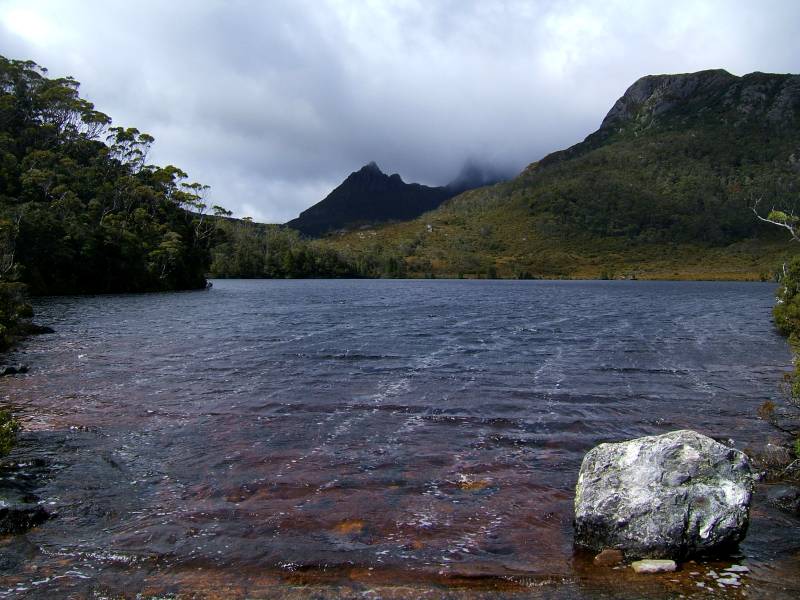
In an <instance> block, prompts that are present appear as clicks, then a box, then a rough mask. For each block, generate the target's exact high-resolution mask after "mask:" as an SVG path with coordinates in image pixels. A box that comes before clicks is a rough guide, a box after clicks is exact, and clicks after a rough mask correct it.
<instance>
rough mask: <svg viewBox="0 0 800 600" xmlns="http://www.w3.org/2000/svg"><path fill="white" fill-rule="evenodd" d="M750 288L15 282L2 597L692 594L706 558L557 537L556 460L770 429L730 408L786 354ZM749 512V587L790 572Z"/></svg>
mask: <svg viewBox="0 0 800 600" xmlns="http://www.w3.org/2000/svg"><path fill="white" fill-rule="evenodd" d="M773 296H774V285H769V284H741V283H680V282H678V283H676V282H516V281H496V282H493V281H463V282H459V281H216V282H215V285H214V288H213V289H212V290H211V291H208V292H187V293H175V294H148V295H124V296H102V297H80V298H46V299H40V300H38V301H37V302H36V307H35V308H36V312H37V315H38V318H37V321H38V322H40V323H43V324H49V325H52V326H53V327H55V328H56V329H57V333H56V334H54V335H49V336H40V337H37V338H34V339H31V340H29V341H27V342H26V343H24V344H23V345H22V347H21V348H20V349H19V350H18V351H17V352H16V353H15V356H13V357H12V359H11V360H12V361H18V362H26V363H29V364H31V366H32V370H31V372H30V373H29V374H28V375H26V376H19V377H14V378H5V379H4V380H2V382H0V386H2V391H3V395H4V397H5V398H6V399H7V400H8V401H10V402H11V403H13V404H14V405H15V406H16V408H17V411H18V412H19V414H20V415H21V416H22V418H23V420H24V422H25V426H26V429H27V431H26V432H25V433H24V434H23V435H22V437H21V441H22V443H21V444H20V447H19V448H18V449H17V450H16V451H15V453H14V455H13V457H12V458H13V459H14V460H15V461H17V462H20V463H23V464H25V465H30V466H29V467H27V470H28V471H36V478H35V479H34V480H33V482H32V483H31V484H30V485H31V486H33V487H35V488H36V489H35V491H36V493H37V494H38V495H39V496H40V497H41V498H42V499H43V500H44V501H45V502H46V503H47V504H48V505H49V506H50V507H51V508H52V509H53V510H55V511H56V512H57V513H58V517H57V518H55V519H53V520H51V521H48V522H47V523H45V524H44V525H42V526H40V527H38V528H36V529H34V530H33V531H31V532H29V533H28V534H26V535H22V536H17V537H14V538H6V539H5V540H4V541H2V543H1V544H0V550H2V552H3V557H2V558H0V588H2V591H0V596H21V597H51V596H52V595H54V594H57V595H68V594H73V595H74V596H76V597H84V596H87V597H88V596H91V594H99V595H101V596H102V595H103V594H106V595H109V596H115V595H116V596H120V595H122V596H131V597H133V596H135V595H136V594H138V593H141V594H165V593H184V594H193V593H196V594H200V595H208V596H219V597H226V596H233V597H236V596H245V595H255V596H259V595H264V596H269V595H273V594H274V595H277V596H286V595H289V594H298V597H305V595H307V594H306V592H308V593H309V594H312V595H313V594H317V595H319V596H320V597H337V596H348V595H353V596H360V595H362V594H367V592H368V591H369V590H370V589H380V590H382V592H381V594H382V596H384V597H395V596H396V597H418V596H420V595H425V594H433V595H434V596H435V597H440V596H441V595H443V594H453V595H456V596H475V597H478V596H480V597H484V596H487V595H488V596H491V597H495V596H509V595H510V596H514V595H517V594H523V595H532V594H538V595H542V594H544V595H546V596H547V597H565V598H566V597H581V596H584V597H595V596H596V595H597V594H599V593H602V594H605V595H607V596H608V597H628V596H637V595H638V596H641V595H645V596H651V597H662V596H663V595H664V594H671V593H675V594H678V593H682V594H688V593H690V592H691V593H693V592H696V591H698V590H700V589H701V588H698V587H697V586H696V581H695V580H694V579H697V577H701V576H702V569H704V568H705V569H708V568H711V567H710V566H708V565H701V566H700V567H697V569H698V571H699V572H701V575H699V576H689V574H688V571H687V572H686V573H684V574H682V575H679V576H672V578H673V579H676V581H671V579H670V578H666V577H660V578H659V577H655V578H653V577H651V578H649V579H646V580H645V579H641V578H636V577H631V576H630V575H627V574H626V575H623V574H622V572H620V571H617V572H610V571H608V570H606V571H605V572H600V571H597V570H595V569H592V568H591V567H590V566H589V564H588V563H587V560H586V557H583V556H581V555H576V554H575V553H574V552H573V549H572V534H571V517H572V498H573V489H574V484H575V480H576V478H577V472H578V467H579V465H580V461H581V459H582V457H583V455H584V453H585V452H586V451H587V450H588V449H590V448H591V447H592V446H594V445H595V444H597V443H599V442H602V441H616V440H621V439H626V438H632V437H638V436H641V435H646V434H654V433H663V432H666V431H670V430H673V429H680V428H686V427H690V428H693V429H697V430H699V431H701V432H703V433H706V434H708V435H711V436H714V437H717V438H724V439H732V440H733V441H734V442H735V444H736V446H737V447H739V448H746V447H747V446H748V444H752V443H757V442H763V440H764V439H765V437H766V436H769V435H771V434H772V432H771V431H770V429H769V427H768V426H766V425H765V424H763V423H762V422H761V421H759V420H757V419H756V418H755V414H756V409H757V408H758V406H759V405H760V404H761V403H762V402H763V401H764V400H768V399H775V398H776V397H777V396H778V381H779V380H780V376H781V374H782V372H784V371H785V370H786V369H787V365H788V364H789V362H790V356H789V351H788V348H787V345H786V342H785V340H783V339H782V338H780V337H779V336H778V335H777V334H776V333H775V332H774V330H773V328H772V326H771V323H770V309H771V306H772V304H773V302H774V297H773ZM25 474H26V467H22V468H21V471H20V474H19V477H24V476H25ZM762 492H763V490H762ZM762 496H763V493H762ZM753 516H754V519H753V524H752V526H751V531H750V534H749V536H748V539H747V541H746V542H745V544H743V546H742V549H741V552H742V554H741V555H740V556H738V557H735V559H736V560H738V561H744V562H745V563H746V564H748V565H749V566H750V567H751V569H752V571H751V574H750V575H749V576H748V580H747V581H748V585H751V586H753V587H752V588H750V590H751V592H754V591H759V590H760V591H764V592H767V591H768V592H769V593H770V594H772V595H776V594H778V595H780V594H781V593H783V592H786V593H787V597H791V596H792V595H794V594H795V593H796V592H800V585H798V583H797V577H796V576H795V577H791V576H790V575H792V574H793V573H794V574H795V575H796V574H797V573H798V572H800V559H799V558H798V548H799V547H800V543H798V542H797V541H796V540H797V538H798V536H797V533H798V527H797V522H796V521H794V520H790V519H788V518H787V517H785V516H783V515H781V514H779V513H777V512H775V511H774V510H772V509H771V508H770V507H769V505H768V504H767V503H766V502H764V501H763V499H762V501H760V503H759V504H758V505H757V506H756V508H755V509H754V515H753ZM728 564H730V561H729V562H728ZM711 566H714V565H711ZM717 566H724V565H717ZM787 574H788V575H789V576H787ZM692 578H694V579H692ZM615 579H619V580H622V579H624V580H625V583H624V585H617V584H615V583H613V580H615ZM609 580H611V583H609ZM787 580H788V584H787ZM787 585H788V587H787ZM302 586H308V587H302ZM376 586H377V588H376ZM782 588H786V589H785V590H784V589H782ZM304 590H305V591H304ZM309 590H312V591H309ZM598 590H599V591H598ZM726 593H732V592H730V591H728V592H726ZM737 593H738V592H737Z"/></svg>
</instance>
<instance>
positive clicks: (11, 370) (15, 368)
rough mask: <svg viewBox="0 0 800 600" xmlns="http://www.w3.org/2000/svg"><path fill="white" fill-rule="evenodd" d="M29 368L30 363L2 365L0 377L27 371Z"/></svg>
mask: <svg viewBox="0 0 800 600" xmlns="http://www.w3.org/2000/svg"><path fill="white" fill-rule="evenodd" d="M28 370H29V367H28V365H8V366H6V367H0V377H5V376H6V375H17V374H20V373H27V372H28Z"/></svg>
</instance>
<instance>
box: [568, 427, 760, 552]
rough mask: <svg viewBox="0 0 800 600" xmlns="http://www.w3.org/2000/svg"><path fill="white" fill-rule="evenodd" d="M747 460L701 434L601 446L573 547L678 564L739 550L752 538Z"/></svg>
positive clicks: (590, 465)
mask: <svg viewBox="0 0 800 600" xmlns="http://www.w3.org/2000/svg"><path fill="white" fill-rule="evenodd" d="M752 492H753V476H752V472H751V468H750V462H749V460H748V458H747V456H746V455H745V454H744V453H742V452H740V451H738V450H735V449H733V448H729V447H727V446H724V445H722V444H720V443H718V442H716V441H714V440H712V439H711V438H709V437H707V436H704V435H701V434H699V433H697V432H696V431H691V430H681V431H673V432H671V433H667V434H664V435H658V436H648V437H643V438H639V439H636V440H631V441H627V442H622V443H618V444H600V445H599V446H597V447H596V448H594V449H592V450H591V451H590V452H589V453H588V454H587V455H586V456H585V457H584V459H583V464H582V465H581V470H580V475H579V477H578V484H577V486H576V490H575V522H574V526H575V543H576V545H578V546H579V547H583V548H586V549H589V550H593V551H595V552H599V551H600V550H602V549H604V548H618V549H620V550H622V551H624V552H625V556H626V557H630V558H636V557H643V558H674V559H681V558H685V557H688V556H691V555H695V554H710V553H714V552H718V551H721V550H724V549H727V548H730V547H733V546H735V545H736V544H737V543H738V542H740V541H741V540H742V539H743V538H744V536H745V533H746V532H747V525H748V522H749V516H750V499H751V497H752Z"/></svg>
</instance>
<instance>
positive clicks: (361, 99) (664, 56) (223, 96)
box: [0, 0, 800, 222]
mask: <svg viewBox="0 0 800 600" xmlns="http://www.w3.org/2000/svg"><path fill="white" fill-rule="evenodd" d="M0 54H2V55H4V56H6V57H8V58H19V59H32V60H34V61H36V62H37V63H39V64H40V65H42V66H45V67H47V68H48V69H49V70H50V75H51V76H62V75H73V76H74V77H75V78H76V79H78V80H79V81H80V82H81V83H82V86H81V90H82V95H83V96H84V97H86V98H88V99H89V100H91V101H92V102H94V103H95V105H96V107H97V108H98V109H99V110H101V111H103V112H105V113H107V114H109V115H110V116H111V117H112V118H113V119H114V122H115V124H117V125H122V126H134V127H138V128H139V129H140V130H142V131H146V132H148V133H150V134H152V135H153V136H155V138H156V143H155V145H154V148H153V153H152V155H151V157H152V160H153V162H154V163H157V164H162V165H164V164H168V163H171V164H175V165H176V166H179V167H181V168H182V169H184V170H185V171H187V172H188V173H189V176H190V179H192V180H196V181H200V182H202V183H205V184H209V185H211V187H212V190H211V201H212V202H213V203H216V204H223V205H225V206H226V207H228V208H230V209H232V210H233V211H234V212H235V214H237V215H238V216H248V215H249V216H252V217H254V218H255V219H256V220H259V221H266V222H284V221H286V220H288V219H291V218H293V217H295V216H297V214H298V213H299V212H300V211H301V210H303V209H305V208H307V207H308V206H310V205H312V204H314V203H316V202H318V201H319V200H321V199H322V198H323V197H324V196H325V195H326V194H327V193H328V192H329V191H330V190H331V189H332V188H333V187H335V186H336V185H337V184H338V183H339V182H341V180H342V179H344V177H345V176H347V175H348V174H349V173H350V172H351V171H354V170H356V169H358V168H359V167H361V166H362V165H363V164H365V163H367V162H369V161H371V160H374V161H376V162H377V163H378V165H380V167H381V168H382V169H383V170H384V171H385V172H388V173H394V172H398V173H400V174H401V175H402V177H403V179H404V180H405V181H419V182H422V183H427V184H429V185H442V184H444V183H446V182H447V181H449V180H450V179H452V178H453V177H454V176H455V175H456V174H457V172H458V171H459V169H460V167H461V165H462V164H463V163H464V162H465V161H466V160H468V159H470V158H472V159H475V160H480V161H484V162H487V163H490V164H494V165H496V166H502V167H507V168H513V169H515V170H519V169H521V168H522V167H524V166H525V165H527V164H528V163H530V162H532V161H535V160H537V159H539V158H541V157H542V156H543V155H545V154H547V153H549V152H551V151H553V150H557V149H560V148H563V147H566V146H569V145H571V144H574V143H576V142H578V141H580V140H582V139H583V138H584V137H585V136H586V135H588V134H589V133H591V132H592V131H594V130H595V129H596V128H597V127H598V125H599V124H600V122H601V120H602V119H603V116H604V115H605V113H606V112H607V111H608V109H609V108H610V107H611V105H612V104H613V102H614V101H615V100H616V99H617V98H618V97H619V96H620V95H621V94H622V93H623V92H624V91H625V89H626V88H627V87H628V86H629V85H630V84H631V83H633V81H635V80H636V79H637V78H638V77H640V76H642V75H646V74H651V73H680V72H689V71H697V70H701V69H710V68H725V69H727V70H728V71H730V72H732V73H734V74H737V75H743V74H745V73H749V72H752V71H768V72H781V73H786V72H794V73H798V72H800V1H798V0H786V1H778V0H772V1H770V0H760V1H758V2H756V1H755V0H747V1H736V0H727V1H719V2H701V1H699V0H690V1H682V0H670V1H669V2H665V1H664V0H658V1H655V2H646V1H638V2H637V1H633V0H631V1H618V2H617V1H613V0H602V1H598V2H588V1H584V2H580V1H574V2H573V1H569V0H552V1H551V0H538V1H534V0H529V1H527V2H514V1H509V2H499V1H498V2H491V1H489V0H484V1H478V2H469V1H467V0H440V1H436V0H422V1H419V2H416V1H399V0H398V1H392V0H382V1H374V2H368V1H356V0H353V1H349V2H348V1H343V0H339V1H335V0H330V1H323V0H288V1H282V0H265V1H256V0H253V1H251V2H245V1H231V0H229V1H222V0H219V1H212V0H187V1H178V0H163V1H155V0H153V1H145V0H136V1H130V0H125V1H117V0H97V1H95V0H81V1H67V0H62V1H56V0H49V1H48V0H0Z"/></svg>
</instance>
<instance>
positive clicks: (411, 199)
mask: <svg viewBox="0 0 800 600" xmlns="http://www.w3.org/2000/svg"><path fill="white" fill-rule="evenodd" d="M502 179H507V177H503V175H502V174H499V173H497V172H495V171H493V170H490V169H486V168H482V167H481V166H479V165H477V164H475V163H467V164H466V165H465V166H464V168H463V169H462V171H461V172H460V173H459V175H458V176H457V177H456V178H455V179H454V180H453V181H452V182H450V183H449V184H447V185H445V186H441V187H429V186H427V185H422V184H419V183H406V182H404V181H403V179H402V178H401V177H400V175H399V174H397V173H395V174H393V175H387V174H385V173H384V172H383V171H381V169H380V168H379V167H378V165H376V164H375V163H374V162H371V163H369V164H367V165H364V166H363V167H361V169H359V170H358V171H355V172H353V173H351V174H350V175H349V176H348V177H347V178H346V179H345V180H344V181H343V182H342V183H341V184H340V185H339V186H337V187H336V188H335V189H334V190H333V191H332V192H331V193H330V194H328V195H327V196H326V197H325V198H324V199H323V200H321V201H320V202H318V203H317V204H315V205H314V206H312V207H311V208H308V209H306V210H304V211H303V212H302V213H300V216H299V217H297V218H296V219H293V220H291V221H289V222H288V223H286V226H287V227H290V228H292V229H295V230H297V231H299V232H300V233H303V234H305V235H307V236H311V237H317V236H321V235H324V234H326V233H329V232H331V231H336V230H341V229H353V228H358V227H360V226H363V225H374V224H378V223H385V222H388V221H407V220H409V219H413V218H415V217H418V216H419V215H421V214H423V213H425V212H427V211H430V210H433V209H435V208H436V207H438V206H439V205H440V204H441V203H442V202H444V201H445V200H447V199H448V198H452V197H453V196H455V195H457V194H460V193H461V192H463V191H465V190H469V189H472V188H475V187H479V186H482V185H486V184H487V183H494V182H496V181H500V180H502Z"/></svg>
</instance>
